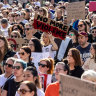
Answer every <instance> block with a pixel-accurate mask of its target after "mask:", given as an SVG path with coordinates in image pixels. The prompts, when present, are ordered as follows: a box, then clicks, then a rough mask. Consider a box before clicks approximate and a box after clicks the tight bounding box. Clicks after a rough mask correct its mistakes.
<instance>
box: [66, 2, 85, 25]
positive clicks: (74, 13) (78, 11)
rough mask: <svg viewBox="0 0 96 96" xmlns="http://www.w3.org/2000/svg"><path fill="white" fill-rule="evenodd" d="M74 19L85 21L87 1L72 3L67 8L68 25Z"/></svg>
mask: <svg viewBox="0 0 96 96" xmlns="http://www.w3.org/2000/svg"><path fill="white" fill-rule="evenodd" d="M72 19H76V20H78V19H85V1H81V2H72V3H69V4H68V6H67V22H68V24H69V23H70V22H71V20H72Z"/></svg>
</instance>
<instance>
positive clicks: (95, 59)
mask: <svg viewBox="0 0 96 96" xmlns="http://www.w3.org/2000/svg"><path fill="white" fill-rule="evenodd" d="M92 46H93V48H94V50H95V56H93V58H94V61H95V63H96V43H92Z"/></svg>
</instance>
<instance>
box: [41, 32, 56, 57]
mask: <svg viewBox="0 0 96 96" xmlns="http://www.w3.org/2000/svg"><path fill="white" fill-rule="evenodd" d="M41 44H42V45H43V48H42V50H43V52H49V56H50V57H51V58H54V57H55V52H56V51H57V50H58V46H57V44H56V43H55V41H54V38H53V36H52V35H51V34H48V33H43V34H42V36H41Z"/></svg>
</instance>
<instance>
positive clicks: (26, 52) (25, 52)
mask: <svg viewBox="0 0 96 96" xmlns="http://www.w3.org/2000/svg"><path fill="white" fill-rule="evenodd" d="M18 54H19V56H20V59H22V60H24V61H25V62H26V63H27V66H33V67H34V63H32V58H31V49H30V47H29V46H23V47H21V48H20V51H19V52H18Z"/></svg>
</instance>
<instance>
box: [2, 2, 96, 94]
mask: <svg viewBox="0 0 96 96" xmlns="http://www.w3.org/2000/svg"><path fill="white" fill-rule="evenodd" d="M41 1H42V0H41ZM41 1H39V0H1V2H0V96H59V89H60V73H62V74H64V75H69V76H72V77H74V78H79V79H81V80H86V81H90V82H96V68H95V67H96V65H95V64H96V11H93V12H90V11H89V3H85V19H84V20H81V18H80V19H78V20H77V19H76V18H73V19H72V20H71V21H70V23H68V22H67V19H68V18H67V10H66V9H67V6H68V4H69V2H64V1H59V2H58V3H55V2H54V0H51V1H50V0H49V1H46V2H44V4H43V5H42V4H41ZM35 14H39V15H41V16H45V17H47V18H50V19H52V20H55V21H58V22H61V23H63V24H65V25H67V26H68V32H67V35H66V38H65V40H61V39H60V38H58V37H54V36H52V33H50V32H48V33H46V32H42V31H40V30H37V29H35V28H34V26H33V23H34V18H35ZM81 15H82V14H81ZM8 38H13V39H18V40H19V38H22V39H27V40H28V44H27V45H26V46H22V47H20V49H19V51H15V50H14V49H13V48H12V46H11V45H10V42H9V41H8ZM34 53H35V54H37V56H36V55H35V56H34V55H33V54H34ZM46 53H47V55H46ZM39 54H43V55H40V56H41V57H40V58H38V55H39Z"/></svg>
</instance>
